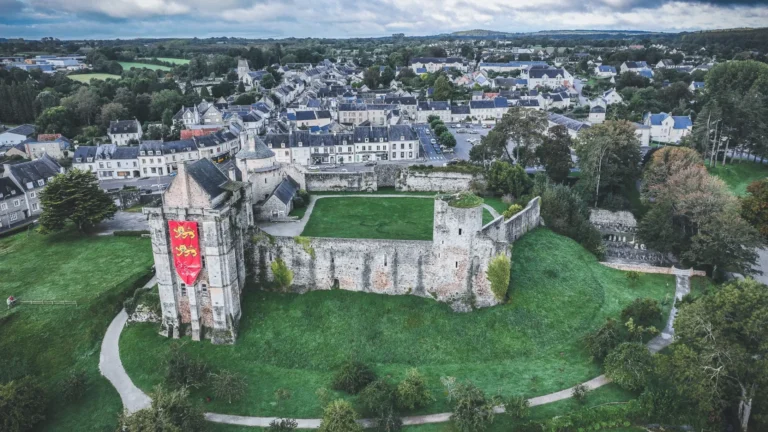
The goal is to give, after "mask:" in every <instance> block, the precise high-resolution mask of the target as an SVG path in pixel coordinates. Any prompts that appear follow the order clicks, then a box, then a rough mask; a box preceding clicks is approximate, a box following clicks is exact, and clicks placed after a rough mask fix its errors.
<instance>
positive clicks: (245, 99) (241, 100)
mask: <svg viewBox="0 0 768 432" xmlns="http://www.w3.org/2000/svg"><path fill="white" fill-rule="evenodd" d="M254 103H256V98H255V97H254V96H253V95H252V94H241V95H240V96H238V97H237V99H235V102H234V104H235V105H251V104H254Z"/></svg>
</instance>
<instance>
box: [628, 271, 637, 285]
mask: <svg viewBox="0 0 768 432" xmlns="http://www.w3.org/2000/svg"><path fill="white" fill-rule="evenodd" d="M625 277H626V278H627V282H629V284H630V285H633V286H634V285H636V284H637V282H638V281H639V280H640V272H638V271H634V270H630V271H628V272H627V273H626V274H625Z"/></svg>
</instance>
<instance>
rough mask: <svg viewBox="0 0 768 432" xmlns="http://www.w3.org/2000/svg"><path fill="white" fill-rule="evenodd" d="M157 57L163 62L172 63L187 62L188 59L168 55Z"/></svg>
mask: <svg viewBox="0 0 768 432" xmlns="http://www.w3.org/2000/svg"><path fill="white" fill-rule="evenodd" d="M157 59H158V60H160V61H163V62H167V63H173V64H177V65H184V64H189V60H187V59H178V58H170V57H157Z"/></svg>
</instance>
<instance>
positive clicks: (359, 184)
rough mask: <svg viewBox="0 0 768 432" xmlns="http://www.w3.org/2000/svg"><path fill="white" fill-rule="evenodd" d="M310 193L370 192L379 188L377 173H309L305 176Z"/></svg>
mask: <svg viewBox="0 0 768 432" xmlns="http://www.w3.org/2000/svg"><path fill="white" fill-rule="evenodd" d="M304 178H305V180H306V190H307V191H309V192H323V191H349V192H370V191H375V190H377V188H378V185H377V181H376V173H374V172H373V171H361V172H349V173H347V172H308V173H306V174H305V175H304Z"/></svg>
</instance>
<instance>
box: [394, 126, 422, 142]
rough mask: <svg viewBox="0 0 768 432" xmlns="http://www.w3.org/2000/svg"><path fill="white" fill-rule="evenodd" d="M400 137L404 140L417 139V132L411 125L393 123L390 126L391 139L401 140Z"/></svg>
mask: <svg viewBox="0 0 768 432" xmlns="http://www.w3.org/2000/svg"><path fill="white" fill-rule="evenodd" d="M400 137H403V140H406V141H414V140H417V139H418V137H417V136H416V132H414V131H413V129H412V128H411V127H410V126H409V125H392V126H390V127H389V140H390V141H400Z"/></svg>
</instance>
